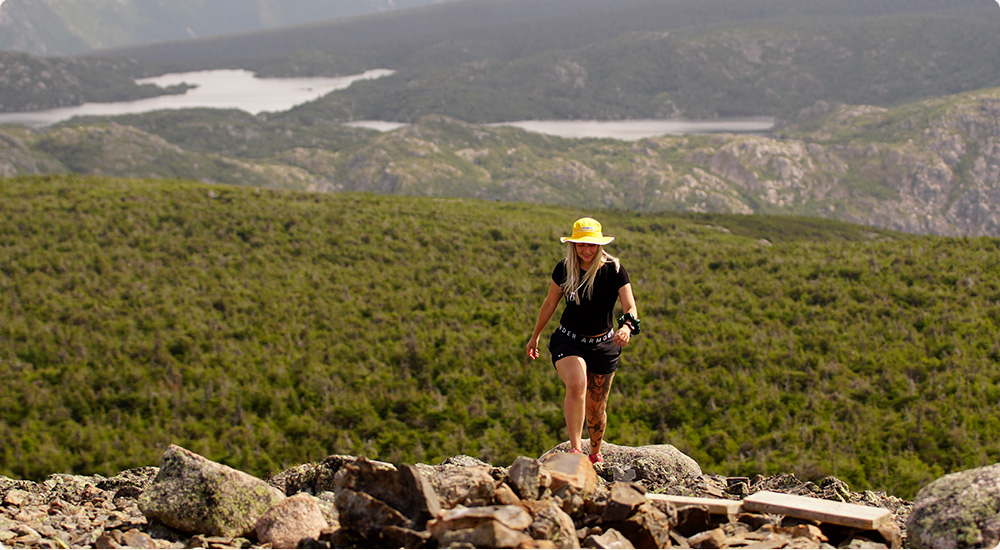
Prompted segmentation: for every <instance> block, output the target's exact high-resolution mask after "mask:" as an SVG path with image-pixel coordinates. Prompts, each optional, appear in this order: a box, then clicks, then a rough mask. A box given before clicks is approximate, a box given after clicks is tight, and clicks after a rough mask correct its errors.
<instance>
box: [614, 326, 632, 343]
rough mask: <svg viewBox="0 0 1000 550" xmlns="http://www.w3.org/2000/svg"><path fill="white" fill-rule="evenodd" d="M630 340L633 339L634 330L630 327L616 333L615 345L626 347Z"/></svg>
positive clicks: (624, 327)
mask: <svg viewBox="0 0 1000 550" xmlns="http://www.w3.org/2000/svg"><path fill="white" fill-rule="evenodd" d="M630 338H632V329H630V328H628V325H625V326H623V327H622V328H620V329H618V330H616V331H615V344H616V345H618V346H621V347H625V345H626V344H628V341H629V339H630Z"/></svg>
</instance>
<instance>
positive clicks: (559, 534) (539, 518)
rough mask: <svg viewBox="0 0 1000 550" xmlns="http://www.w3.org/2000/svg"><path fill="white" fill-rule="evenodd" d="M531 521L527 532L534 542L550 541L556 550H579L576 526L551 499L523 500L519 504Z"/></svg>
mask: <svg viewBox="0 0 1000 550" xmlns="http://www.w3.org/2000/svg"><path fill="white" fill-rule="evenodd" d="M521 506H522V507H524V509H525V510H527V511H528V513H530V514H531V517H532V518H533V521H532V522H531V527H530V528H529V529H528V532H529V533H530V534H531V537H532V538H533V539H535V540H548V541H552V542H553V544H554V545H555V546H556V547H557V548H579V547H580V539H578V538H577V534H576V526H575V525H574V524H573V518H572V517H570V516H569V514H567V513H566V512H564V511H563V510H562V508H560V507H559V506H558V505H556V503H555V502H554V501H553V500H552V499H551V498H547V499H543V500H525V501H522V502H521Z"/></svg>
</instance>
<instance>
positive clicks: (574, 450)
mask: <svg viewBox="0 0 1000 550" xmlns="http://www.w3.org/2000/svg"><path fill="white" fill-rule="evenodd" d="M569 454H572V455H582V454H583V451H581V450H580V449H577V448H576V447H573V448H572V449H570V451H569Z"/></svg>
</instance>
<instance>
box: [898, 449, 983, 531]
mask: <svg viewBox="0 0 1000 550" xmlns="http://www.w3.org/2000/svg"><path fill="white" fill-rule="evenodd" d="M998 482H1000V464H993V465H992V466H986V467H984V468H978V469H974V470H967V471H964V472H957V473H954V474H949V475H946V476H944V477H942V478H940V479H938V480H936V481H934V482H932V483H930V484H929V485H927V486H926V487H924V488H923V489H921V490H920V492H919V493H917V498H916V500H914V501H913V511H912V513H911V514H910V516H909V519H908V521H907V532H908V533H909V541H910V546H911V547H912V548H993V547H995V546H997V544H998V543H1000V483H998Z"/></svg>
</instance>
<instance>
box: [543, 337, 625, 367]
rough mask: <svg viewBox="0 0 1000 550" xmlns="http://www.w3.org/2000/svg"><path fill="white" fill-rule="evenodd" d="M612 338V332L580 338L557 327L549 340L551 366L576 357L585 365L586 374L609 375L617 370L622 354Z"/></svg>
mask: <svg viewBox="0 0 1000 550" xmlns="http://www.w3.org/2000/svg"><path fill="white" fill-rule="evenodd" d="M614 336H615V333H614V331H609V332H608V333H607V334H605V335H604V336H598V337H594V338H591V337H589V336H580V335H578V334H573V333H572V332H570V331H569V330H567V329H565V328H564V327H563V326H562V325H559V328H557V329H556V331H555V332H553V333H552V337H551V338H549V352H550V353H551V354H552V365H553V366H554V365H555V364H556V361H558V360H560V359H563V358H565V357H571V356H576V357H580V358H581V359H583V362H584V363H586V364H587V372H590V373H593V374H611V373H613V372H615V371H616V370H618V357H619V356H621V354H622V348H621V346H619V345H618V344H615V339H614Z"/></svg>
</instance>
